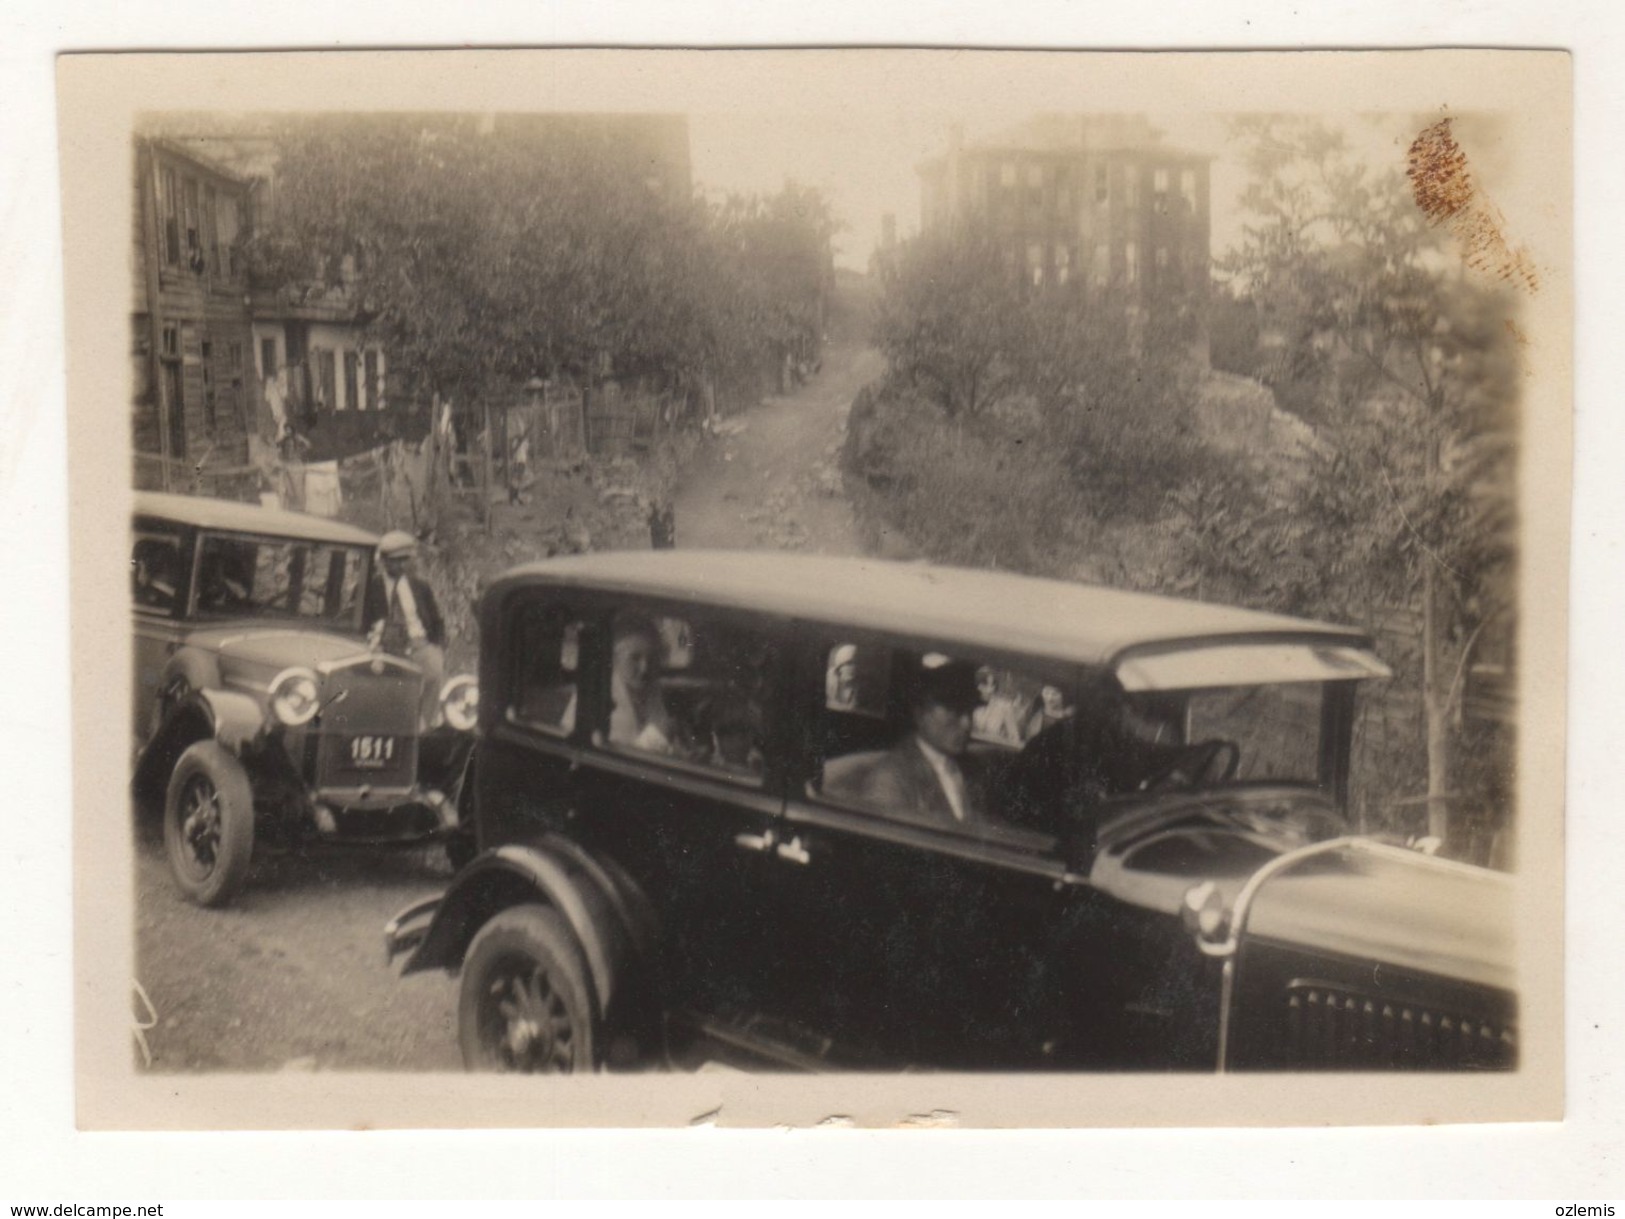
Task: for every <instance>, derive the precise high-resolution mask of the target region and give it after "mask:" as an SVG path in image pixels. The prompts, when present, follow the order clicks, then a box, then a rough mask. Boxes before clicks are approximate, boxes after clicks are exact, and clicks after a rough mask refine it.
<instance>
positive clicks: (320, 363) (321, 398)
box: [311, 347, 339, 411]
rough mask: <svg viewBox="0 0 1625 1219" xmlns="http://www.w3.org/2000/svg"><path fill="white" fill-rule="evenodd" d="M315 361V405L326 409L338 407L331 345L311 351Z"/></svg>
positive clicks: (335, 370)
mask: <svg viewBox="0 0 1625 1219" xmlns="http://www.w3.org/2000/svg"><path fill="white" fill-rule="evenodd" d="M311 355H312V356H313V357H314V358H315V361H316V405H317V406H325V407H326V408H327V409H328V410H330V411H331V410H337V409H338V408H339V400H338V386H337V384H336V380H337V368H336V366H335V364H334V360H333V349H332V348H331V347H317V348H315V349H313V350H312V351H311Z"/></svg>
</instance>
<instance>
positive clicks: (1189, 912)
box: [1179, 880, 1230, 943]
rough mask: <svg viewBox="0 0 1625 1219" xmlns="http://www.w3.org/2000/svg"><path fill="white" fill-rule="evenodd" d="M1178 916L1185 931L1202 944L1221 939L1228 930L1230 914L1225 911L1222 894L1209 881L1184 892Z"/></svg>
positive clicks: (1217, 887) (1216, 886)
mask: <svg viewBox="0 0 1625 1219" xmlns="http://www.w3.org/2000/svg"><path fill="white" fill-rule="evenodd" d="M1179 916H1180V920H1181V921H1182V922H1183V923H1184V924H1185V930H1187V931H1189V932H1190V933H1191V934H1192V935H1194V936H1195V937H1196V938H1197V939H1198V940H1201V941H1203V942H1204V943H1213V942H1215V941H1217V940H1220V939H1222V938H1223V937H1224V934H1225V932H1226V931H1227V930H1229V924H1230V912H1229V911H1228V910H1226V909H1225V904H1224V894H1223V893H1221V892H1220V891H1219V886H1218V885H1216V884H1214V883H1213V882H1212V881H1211V880H1205V881H1203V882H1202V883H1201V884H1199V885H1193V886H1191V888H1189V889H1187V890H1185V896H1184V899H1183V900H1182V901H1181V902H1180V907H1179Z"/></svg>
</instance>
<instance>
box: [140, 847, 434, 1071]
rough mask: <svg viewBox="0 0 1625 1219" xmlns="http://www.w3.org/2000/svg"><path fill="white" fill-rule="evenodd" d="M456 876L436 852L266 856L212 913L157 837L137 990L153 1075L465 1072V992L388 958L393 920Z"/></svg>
mask: <svg viewBox="0 0 1625 1219" xmlns="http://www.w3.org/2000/svg"><path fill="white" fill-rule="evenodd" d="M450 877H451V869H450V867H449V866H447V864H446V863H445V862H444V859H443V857H441V856H440V855H439V854H438V852H431V851H413V852H404V853H402V852H398V853H393V854H385V855H377V854H373V853H369V852H363V851H358V850H351V851H343V850H337V849H333V848H326V849H318V850H315V851H312V852H311V853H310V854H308V855H305V856H294V855H273V854H268V853H260V854H257V855H256V856H255V859H254V870H253V873H252V875H251V877H250V881H249V884H248V887H247V888H246V889H245V890H244V891H243V892H242V893H241V894H240V895H239V896H238V898H237V899H236V900H235V901H234V902H233V903H232V904H231V905H230V906H228V907H226V908H225V909H222V910H202V909H199V908H198V907H196V906H193V905H190V904H189V903H188V902H187V901H186V900H185V899H184V898H182V897H181V895H180V894H179V892H178V891H177V890H176V889H175V887H174V885H173V883H172V882H171V880H170V877H169V871H168V867H167V865H166V864H165V862H164V854H163V843H162V842H161V841H160V840H159V839H158V837H157V835H156V834H153V833H145V834H143V835H142V836H141V837H140V839H139V840H138V842H137V847H136V977H137V979H138V980H139V981H140V982H141V985H142V986H143V988H144V989H145V990H146V992H147V995H148V996H149V997H150V998H151V1000H152V1005H153V1007H154V1008H155V1009H156V1011H157V1015H158V1022H157V1025H156V1027H154V1028H152V1029H150V1030H149V1031H148V1032H147V1034H146V1038H147V1044H148V1047H149V1048H150V1049H151V1051H152V1055H153V1061H152V1067H151V1069H152V1070H153V1071H277V1070H283V1071H317V1070H334V1069H339V1070H350V1071H368V1070H415V1071H456V1070H461V1069H462V1059H461V1058H460V1057H459V1056H458V1052H457V1032H456V1024H455V1016H456V1009H455V1004H456V989H455V986H454V984H453V983H452V981H451V980H450V979H449V978H447V977H446V975H444V974H441V973H433V974H415V975H413V976H412V977H410V978H404V979H402V978H399V977H397V976H396V974H395V971H394V970H392V969H390V968H388V967H386V966H385V964H384V951H383V928H384V923H385V922H387V921H388V919H389V918H390V916H391V915H394V914H396V913H398V912H399V911H400V910H401V909H402V908H403V907H405V906H407V905H409V904H410V903H411V902H413V901H415V900H417V899H418V898H420V897H425V896H428V895H430V894H432V893H435V892H437V891H438V890H440V889H442V888H444V887H445V884H446V882H447V881H448V880H449V879H450ZM138 1061H139V1059H138Z"/></svg>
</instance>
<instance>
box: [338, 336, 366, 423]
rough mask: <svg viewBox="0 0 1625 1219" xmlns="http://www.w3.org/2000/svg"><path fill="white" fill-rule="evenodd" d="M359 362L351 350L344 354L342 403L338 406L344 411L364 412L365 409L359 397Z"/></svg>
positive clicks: (363, 402)
mask: <svg viewBox="0 0 1625 1219" xmlns="http://www.w3.org/2000/svg"><path fill="white" fill-rule="evenodd" d="M358 365H359V361H358V360H357V359H356V354H355V351H354V350H353V349H350V350H346V351H345V353H344V401H343V402H342V403H341V404H340V405H341V406H343V407H344V408H346V409H351V408H353V409H355V410H358V411H364V410H366V409H367V403H366V400H365V399H363V398H362V397H361V396H360V370H359V367H358Z"/></svg>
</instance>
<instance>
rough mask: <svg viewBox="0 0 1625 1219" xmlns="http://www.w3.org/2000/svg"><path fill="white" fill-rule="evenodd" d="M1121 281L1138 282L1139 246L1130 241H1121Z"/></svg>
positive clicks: (1127, 282)
mask: <svg viewBox="0 0 1625 1219" xmlns="http://www.w3.org/2000/svg"><path fill="white" fill-rule="evenodd" d="M1123 282H1124V283H1126V284H1137V283H1139V282H1140V247H1139V246H1138V245H1136V244H1135V243H1134V242H1132V241H1128V242H1124V243H1123Z"/></svg>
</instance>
